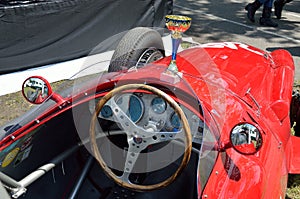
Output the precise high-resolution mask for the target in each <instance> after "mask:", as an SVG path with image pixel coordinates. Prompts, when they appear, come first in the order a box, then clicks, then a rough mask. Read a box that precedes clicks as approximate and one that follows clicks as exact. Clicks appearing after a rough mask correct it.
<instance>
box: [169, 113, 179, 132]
mask: <svg viewBox="0 0 300 199" xmlns="http://www.w3.org/2000/svg"><path fill="white" fill-rule="evenodd" d="M170 122H171V125H172V126H173V127H174V128H176V129H179V128H180V127H181V123H180V118H179V116H178V115H177V113H175V112H174V113H173V114H172V115H171V118H170Z"/></svg>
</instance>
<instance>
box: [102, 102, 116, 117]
mask: <svg viewBox="0 0 300 199" xmlns="http://www.w3.org/2000/svg"><path fill="white" fill-rule="evenodd" d="M100 114H101V116H102V117H104V118H109V117H111V116H112V115H113V112H112V110H111V108H110V106H108V105H104V106H103V107H102V109H101V111H100Z"/></svg>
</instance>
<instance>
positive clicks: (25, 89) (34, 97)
mask: <svg viewBox="0 0 300 199" xmlns="http://www.w3.org/2000/svg"><path fill="white" fill-rule="evenodd" d="M22 94H23V96H24V97H25V99H26V100H27V101H29V102H30V103H32V104H41V103H43V102H44V101H45V100H46V99H47V98H48V97H49V96H50V95H51V94H52V89H51V86H50V84H49V82H48V81H47V80H46V79H44V78H42V77H40V76H32V77H29V78H28V79H26V80H25V81H24V83H23V86H22Z"/></svg>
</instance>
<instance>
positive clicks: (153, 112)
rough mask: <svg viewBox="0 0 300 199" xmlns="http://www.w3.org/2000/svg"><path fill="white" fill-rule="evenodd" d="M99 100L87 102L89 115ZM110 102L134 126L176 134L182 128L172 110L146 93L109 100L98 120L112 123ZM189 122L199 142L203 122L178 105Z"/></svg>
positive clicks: (128, 94)
mask: <svg viewBox="0 0 300 199" xmlns="http://www.w3.org/2000/svg"><path fill="white" fill-rule="evenodd" d="M99 100H100V98H97V99H95V101H90V102H89V110H90V112H91V113H93V112H94V110H95V104H97V103H98V101H99ZM111 100H114V101H115V103H116V104H117V106H119V107H120V108H121V109H122V111H123V112H124V113H126V115H127V116H128V117H129V118H130V119H131V120H132V122H134V123H135V124H136V125H138V126H141V127H143V128H145V129H146V128H149V127H151V128H154V129H155V130H156V131H157V132H159V131H168V132H176V131H179V130H180V129H181V128H182V122H181V120H180V118H179V116H178V115H177V113H176V112H175V111H174V109H173V108H172V107H171V106H170V105H169V104H168V103H167V102H166V101H165V100H164V99H162V98H160V97H159V96H157V95H154V94H148V93H140V92H136V93H122V94H119V95H116V96H115V97H113V98H112V99H110V100H109V101H108V102H107V103H106V104H105V105H104V106H103V107H102V110H101V111H100V113H99V116H98V117H99V118H101V119H105V120H111V121H114V117H113V111H112V105H111V103H110V101H111ZM180 107H181V108H182V110H183V112H184V113H185V115H186V117H187V120H188V122H189V125H190V128H191V132H192V134H193V137H194V138H197V140H199V138H200V140H201V137H202V133H203V132H202V131H203V128H204V123H203V121H202V120H201V119H200V118H199V117H198V116H196V115H195V114H194V113H193V112H191V111H190V110H189V109H187V108H186V107H185V106H182V105H180Z"/></svg>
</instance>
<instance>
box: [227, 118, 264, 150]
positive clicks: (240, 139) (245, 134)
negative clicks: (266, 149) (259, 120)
mask: <svg viewBox="0 0 300 199" xmlns="http://www.w3.org/2000/svg"><path fill="white" fill-rule="evenodd" d="M230 140H231V143H232V145H233V147H234V148H235V149H236V150H237V151H238V152H240V153H244V154H252V153H255V152H257V151H258V150H259V148H260V147H261V145H262V136H261V133H260V131H259V130H258V128H257V127H256V126H254V125H252V124H249V123H242V124H238V125H236V126H235V127H234V128H233V129H232V131H231V133H230Z"/></svg>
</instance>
